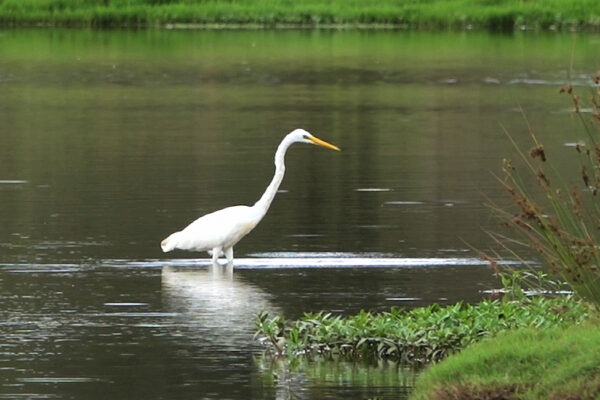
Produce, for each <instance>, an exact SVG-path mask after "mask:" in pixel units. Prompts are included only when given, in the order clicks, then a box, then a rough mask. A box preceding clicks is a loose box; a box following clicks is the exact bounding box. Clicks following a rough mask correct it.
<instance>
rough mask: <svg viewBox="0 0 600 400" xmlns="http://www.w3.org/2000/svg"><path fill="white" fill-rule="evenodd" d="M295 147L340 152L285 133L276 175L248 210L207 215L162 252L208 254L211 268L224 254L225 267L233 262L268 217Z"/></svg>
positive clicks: (305, 135)
mask: <svg viewBox="0 0 600 400" xmlns="http://www.w3.org/2000/svg"><path fill="white" fill-rule="evenodd" d="M294 143H309V144H315V145H318V146H322V147H326V148H328V149H332V150H337V151H340V149H339V148H338V147H337V146H334V145H332V144H330V143H327V142H325V141H323V140H321V139H318V138H316V137H314V136H313V135H311V134H310V133H308V132H307V131H305V130H304V129H296V130H294V131H292V132H290V133H288V134H287V135H286V136H285V138H283V140H282V141H281V143H280V144H279V147H277V151H276V152H275V175H274V176H273V180H271V183H270V184H269V186H268V187H267V190H265V192H264V193H263V195H262V197H261V198H260V199H259V200H258V201H257V202H256V203H254V205H253V206H252V207H249V206H233V207H227V208H224V209H222V210H218V211H215V212H212V213H210V214H206V215H204V216H202V217H200V218H198V219H197V220H195V221H194V222H192V223H191V224H189V225H188V226H187V227H185V228H184V229H183V230H181V231H179V232H175V233H173V234H171V235H170V236H169V237H168V238H166V239H165V240H163V241H162V242H161V244H160V246H161V248H162V250H163V252H165V253H166V252H169V251H171V250H174V249H180V250H191V251H208V252H209V253H210V254H212V262H213V264H216V263H217V260H218V259H219V257H220V256H221V254H224V255H225V257H227V262H228V264H231V263H232V262H233V246H235V245H236V244H237V242H239V241H240V239H242V238H243V237H244V236H246V235H247V234H248V233H250V231H251V230H252V229H254V227H255V226H256V225H258V223H259V222H260V220H261V219H263V217H264V216H265V214H266V213H267V210H268V209H269V206H270V205H271V202H272V201H273V198H274V197H275V194H276V193H277V189H278V188H279V185H280V184H281V181H282V180H283V174H284V172H285V164H284V157H285V152H286V151H287V149H288V148H289V147H290V146H291V145H292V144H294Z"/></svg>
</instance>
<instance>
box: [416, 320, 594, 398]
mask: <svg viewBox="0 0 600 400" xmlns="http://www.w3.org/2000/svg"><path fill="white" fill-rule="evenodd" d="M598 398H600V327H598V326H597V325H586V326H571V327H568V328H565V329H545V330H538V329H523V330H517V331H512V332H503V333H502V334H500V335H498V336H497V337H496V338H493V339H486V340H483V341H481V342H479V343H477V344H475V345H473V346H470V347H469V348H467V349H465V350H463V351H461V352H460V353H459V354H455V355H453V356H451V357H449V358H447V359H446V360H444V362H442V363H440V364H437V365H434V366H431V367H430V368H429V369H427V370H426V371H425V372H424V373H423V374H422V375H421V376H420V377H419V378H418V379H417V383H416V387H415V391H414V392H413V394H412V396H411V400H424V399H427V400H447V399H461V400H463V399H464V400H468V399H481V400H486V399H523V400H526V399H571V400H584V399H598Z"/></svg>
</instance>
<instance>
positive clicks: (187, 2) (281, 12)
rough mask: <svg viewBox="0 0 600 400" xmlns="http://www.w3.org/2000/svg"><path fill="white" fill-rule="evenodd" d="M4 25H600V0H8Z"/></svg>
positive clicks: (1, 12) (1, 8) (2, 7)
mask: <svg viewBox="0 0 600 400" xmlns="http://www.w3.org/2000/svg"><path fill="white" fill-rule="evenodd" d="M0 23H1V24H4V25H34V24H43V25H60V26H92V27H108V26H115V27H116V26H119V27H120V26H131V27H134V26H135V27H138V26H165V25H168V24H187V25H188V26H189V25H198V26H202V25H204V26H223V25H224V26H237V25H241V26H255V27H276V26H303V27H327V26H338V27H339V26H369V27H375V26H388V27H401V28H426V29H449V28H450V29H465V28H478V29H492V30H512V29H519V28H523V27H526V28H542V29H564V28H573V27H575V28H587V29H598V28H599V27H600V3H599V2H597V1H596V0H579V1H576V2H574V1H572V0H535V1H521V0H498V1H493V2H492V1H479V0H450V1H449V0H430V1H425V2H424V1H420V0H400V1H398V0H332V1H327V2H323V1H318V0H296V1H290V0H233V1H232V0H206V1H194V0H79V1H70V0H2V1H0Z"/></svg>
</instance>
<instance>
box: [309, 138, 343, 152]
mask: <svg viewBox="0 0 600 400" xmlns="http://www.w3.org/2000/svg"><path fill="white" fill-rule="evenodd" d="M308 139H309V140H310V141H311V142H313V143H314V144H316V145H317V146H322V147H326V148H328V149H331V150H336V151H340V148H339V147H337V146H334V145H332V144H331V143H327V142H326V141H324V140H321V139H319V138H316V137H314V136H309V137H308Z"/></svg>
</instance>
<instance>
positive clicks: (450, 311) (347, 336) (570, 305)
mask: <svg viewBox="0 0 600 400" xmlns="http://www.w3.org/2000/svg"><path fill="white" fill-rule="evenodd" d="M587 316H588V308H587V306H585V305H583V304H582V303H579V302H576V301H574V300H573V299H571V298H568V297H564V296H559V297H555V298H543V297H537V298H531V299H530V298H526V297H523V298H520V299H509V298H508V297H507V298H505V299H502V300H483V301H481V302H480V303H478V304H475V305H470V304H466V303H458V304H456V305H451V306H445V307H442V306H440V305H438V304H433V305H430V306H428V307H422V308H416V309H413V310H410V311H406V310H401V309H398V308H392V309H391V311H389V312H383V313H378V314H371V313H368V312H365V311H362V312H360V313H358V314H357V315H354V316H348V317H340V316H335V317H334V316H332V315H331V314H324V313H307V314H305V315H304V316H303V317H302V318H300V319H299V320H297V321H286V320H285V319H284V318H283V317H281V316H276V317H269V316H268V315H267V314H265V313H263V314H261V315H259V316H258V319H257V321H256V325H257V334H256V335H257V336H258V337H260V338H261V340H262V341H263V342H264V343H265V344H266V346H267V349H268V352H269V353H270V354H272V355H274V356H281V355H285V356H289V357H296V356H301V355H302V356H308V357H313V356H318V357H328V356H334V355H335V356H338V357H342V358H347V359H372V358H383V359H388V360H394V361H399V362H404V363H417V364H419V363H426V362H432V361H439V360H441V359H442V358H444V357H446V356H447V355H448V354H451V353H453V352H456V351H458V350H461V349H463V348H465V347H467V346H468V345H470V344H472V343H475V342H478V341H480V340H481V339H483V338H486V337H491V336H495V335H496V334H498V333H499V332H501V331H506V330H512V329H518V328H526V327H535V328H551V327H564V326H569V325H572V324H575V323H579V322H582V321H584V320H585V319H586V318H587Z"/></svg>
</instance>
